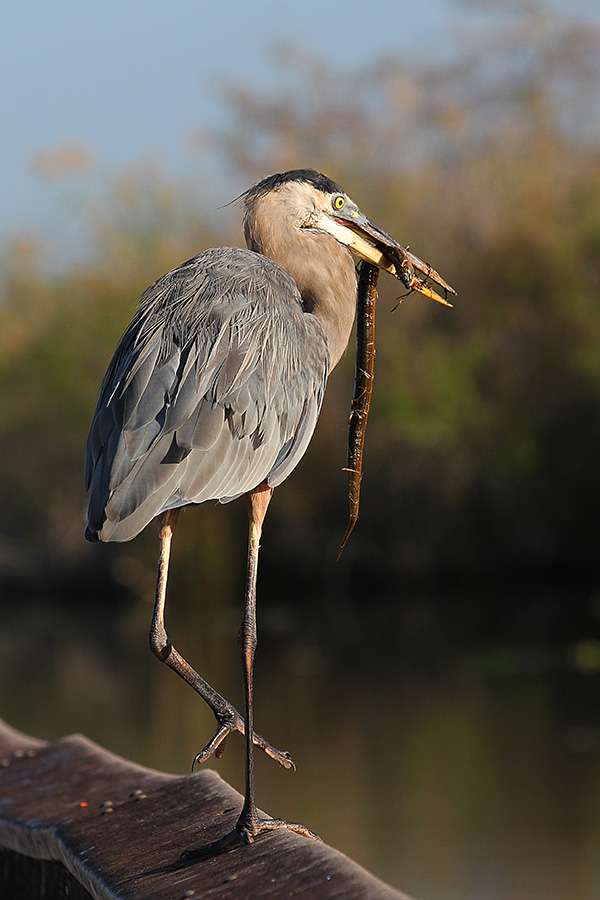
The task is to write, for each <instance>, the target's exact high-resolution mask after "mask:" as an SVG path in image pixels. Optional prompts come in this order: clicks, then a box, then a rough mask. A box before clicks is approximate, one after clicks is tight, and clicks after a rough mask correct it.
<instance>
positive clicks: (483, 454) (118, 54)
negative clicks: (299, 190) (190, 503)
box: [0, 0, 600, 900]
mask: <svg viewBox="0 0 600 900" xmlns="http://www.w3.org/2000/svg"><path fill="white" fill-rule="evenodd" d="M0 76H1V82H2V91H1V93H0V115H1V118H2V122H3V128H2V132H3V134H2V140H1V142H0V161H1V167H0V184H1V193H2V204H1V205H0V409H1V417H0V597H1V614H2V628H1V631H0V701H1V702H0V715H2V716H3V717H4V718H6V719H7V720H8V721H9V722H10V724H12V725H13V726H15V727H17V728H20V729H22V730H24V731H26V732H28V733H30V734H33V735H35V736H38V737H42V738H47V739H53V738H57V737H59V736H61V735H63V734H67V733H70V732H73V731H80V732H83V733H85V734H87V735H88V736H89V737H91V738H92V739H94V740H96V741H98V742H99V743H101V744H103V745H104V746H105V747H108V748H109V749H111V750H113V751H114V752H116V753H119V754H122V755H125V756H127V757H129V758H132V759H134V760H136V761H138V762H141V763H143V764H146V765H148V766H152V767H156V768H160V769H164V770H167V771H172V772H186V771H188V770H189V764H190V761H191V759H192V757H193V756H194V754H195V753H196V752H197V751H198V750H199V749H200V748H201V747H202V746H203V745H204V743H205V741H206V740H207V739H208V737H209V736H210V735H211V734H212V729H213V721H212V718H211V715H210V713H209V712H207V710H206V709H205V708H204V706H203V704H202V703H201V701H200V700H198V699H197V698H196V697H195V695H194V694H193V692H192V691H190V690H189V688H188V687H187V686H186V685H184V684H183V682H180V681H179V679H177V678H176V676H174V675H173V674H172V673H171V672H169V671H167V670H166V669H165V668H164V667H161V666H160V665H159V664H158V663H157V662H156V660H155V659H154V658H153V657H152V656H151V654H150V652H149V650H148V648H147V642H146V633H147V629H148V626H149V622H150V615H151V604H152V596H153V588H154V569H155V560H156V554H157V539H156V532H155V528H154V527H153V526H151V527H149V528H148V529H147V530H146V532H145V533H144V534H142V535H141V536H140V537H139V538H137V539H136V540H135V541H134V542H132V543H130V544H125V545H122V546H110V545H108V546H100V545H96V546H91V545H89V544H86V543H85V541H84V540H83V511H84V508H85V497H84V492H83V485H82V482H83V454H84V445H85V439H86V435H87V429H88V427H89V423H90V419H91V415H92V412H93V408H94V405H95V400H96V395H97V390H98V387H99V383H100V380H101V377H102V375H103V373H104V371H105V368H106V366H107V363H108V361H109V358H110V356H111V355H112V352H113V349H114V347H115V345H116V342H117V340H118V338H119V336H120V334H121V332H122V331H123V329H124V328H125V326H126V324H127V322H128V321H129V319H130V318H131V315H132V312H133V308H134V305H135V302H136V299H137V298H138V296H139V295H140V293H141V292H142V290H143V289H144V288H145V287H146V286H147V285H148V284H150V283H151V282H153V281H154V280H155V279H156V278H157V277H158V276H160V275H161V274H163V273H164V272H165V271H167V270H168V269H169V268H171V267H173V266H174V265H176V264H178V263H180V262H182V261H183V260H185V259H187V258H189V257H190V256H193V255H195V254H196V253H198V252H200V251H201V250H203V249H205V248H206V247H209V246H214V245H219V244H238V245H239V244H241V243H242V235H241V229H240V225H239V209H238V208H237V207H236V206H232V207H226V206H225V204H227V203H228V202H229V201H231V200H232V199H233V198H235V197H236V196H237V195H238V194H239V193H240V192H241V191H242V190H244V189H245V188H246V187H248V186H249V185H250V184H252V183H253V182H254V181H256V180H257V179H259V178H261V177H262V176H264V175H267V174H269V173H271V172H274V171H281V170H283V169H286V168H291V167H299V166H312V167H315V168H317V169H319V170H321V171H323V172H325V173H327V174H328V175H329V176H331V177H332V178H334V179H335V180H336V181H338V182H340V183H341V184H342V185H343V186H344V188H345V189H346V191H347V192H348V193H349V194H350V195H351V196H352V197H353V199H355V200H356V201H357V202H358V203H359V205H360V206H361V207H362V208H363V210H364V211H365V212H366V213H367V214H368V215H369V216H370V217H371V218H373V219H374V220H375V221H376V222H377V223H378V224H380V225H381V226H382V227H384V228H385V229H386V230H387V231H389V232H390V233H392V234H393V235H394V236H396V237H397V238H398V239H399V240H400V241H402V242H403V243H404V244H409V245H410V247H411V249H412V250H413V251H414V252H415V253H417V254H418V255H419V256H421V257H422V258H424V259H427V260H430V261H431V263H432V264H433V265H434V266H435V268H436V269H438V271H439V272H441V273H442V274H443V276H444V277H445V278H446V279H447V280H448V281H449V282H450V283H451V284H452V285H453V286H454V287H456V289H457V290H458V294H459V296H458V298H457V301H456V303H455V308H454V309H453V310H448V309H445V308H442V307H439V306H438V305H437V304H434V303H428V302H426V301H425V300H424V299H423V298H419V297H418V296H411V297H409V298H408V299H406V300H405V301H404V302H403V303H402V304H401V305H400V306H398V308H397V309H396V310H395V312H393V313H392V308H393V307H394V306H395V305H396V301H397V298H398V283H397V282H392V279H388V278H386V277H382V278H381V279H380V286H381V292H380V301H379V306H378V323H377V340H376V343H377V360H376V379H375V388H374V396H373V405H372V411H371V416H370V421H369V427H368V431H367V440H366V448H365V460H364V477H363V484H362V503H361V514H360V519H359V522H358V525H357V527H356V529H355V531H354V533H353V534H352V537H351V539H350V541H349V543H348V545H347V547H346V549H345V551H344V554H343V556H342V559H341V561H340V562H339V563H337V564H336V562H335V557H336V553H337V548H338V546H339V542H340V539H341V536H342V534H343V532H344V529H345V526H346V521H347V499H346V478H345V474H344V473H343V471H342V468H343V466H344V465H345V455H346V427H347V419H348V413H349V408H350V400H351V396H352V386H353V370H354V359H353V356H354V354H353V348H352V346H351V347H350V349H349V350H348V352H347V354H346V356H345V357H344V359H343V360H342V362H341V363H340V365H339V366H338V368H337V370H336V371H335V373H334V374H333V376H332V378H331V380H330V384H329V388H328V392H327V395H326V400H325V405H324V408H323V412H322V416H321V420H320V423H319V426H318V428H317V431H316V434H315V436H314V439H313V441H312V444H311V446H310V449H309V451H308V453H307V454H306V456H305V458H304V460H303V461H302V463H301V465H300V466H299V467H298V468H297V469H296V471H295V472H294V474H293V476H292V477H290V478H289V480H288V481H287V482H285V483H284V484H283V485H282V486H281V487H280V488H278V490H277V491H276V494H275V498H274V502H273V503H272V504H271V508H270V510H269V515H268V517H267V521H266V525H265V532H264V538H263V549H262V553H261V565H260V572H259V648H258V654H257V672H256V691H257V727H258V728H259V730H260V731H261V732H262V733H263V734H265V735H266V736H267V737H268V739H269V740H271V741H272V742H273V743H274V744H275V745H277V746H280V747H285V748H286V749H289V750H290V751H291V752H292V754H293V756H294V759H295V761H296V764H297V766H298V771H297V772H296V773H295V774H290V773H289V772H284V771H278V770H276V768H275V766H274V764H273V763H272V762H270V761H269V760H266V759H259V760H258V776H257V777H258V786H257V790H258V800H259V804H260V805H261V806H262V807H263V808H264V809H266V810H268V811H269V812H271V813H273V814H276V815H281V816H284V817H288V818H291V819H296V820H300V821H303V822H305V823H306V824H307V825H308V826H309V827H310V828H312V829H313V830H315V831H317V832H319V833H320V834H321V835H322V837H323V838H324V839H325V840H326V841H327V842H328V843H330V844H332V845H333V846H334V847H337V848H338V849H340V850H342V851H344V852H346V853H348V854H349V855H350V856H352V857H353V858H354V859H356V860H358V861H359V862H361V863H362V864H364V865H365V866H367V867H368V868H369V869H371V870H372V871H373V872H375V873H376V874H377V875H379V876H380V877H382V878H384V879H385V880H387V881H389V882H390V883H392V884H393V885H395V886H396V887H398V888H400V889H402V890H405V891H407V892H408V893H410V894H413V895H414V896H415V897H418V898H420V900H442V898H444V900H454V898H456V900H458V898H461V900H483V898H486V900H487V898H489V900H501V898H527V900H535V898H544V900H559V898H561V900H563V898H567V897H568V898H570V900H588V898H592V897H597V896H598V895H599V893H600V852H599V842H600V704H599V690H598V689H599V687H600V577H599V574H598V557H599V547H600V526H599V520H598V510H599V507H600V472H599V470H600V352H599V343H600V303H599V292H600V151H599V149H598V147H599V137H600V9H599V7H598V4H597V3H595V2H594V0H589V2H586V0H563V2H560V0H554V2H552V0H531V2H500V0H498V2H494V0H488V2H466V0H463V2H459V0H433V2H429V3H427V4H425V3H412V2H408V0H380V2H378V3H375V4H372V5H371V6H370V7H368V8H367V7H366V6H365V4H362V3H358V2H355V0H346V2H345V3H344V4H343V5H338V4H335V3H328V2H325V3H324V2H316V0H303V2H302V4H297V5H294V4H291V3H289V2H278V3H274V2H271V0H255V2H254V3H252V4H247V5H243V6H240V5H239V4H238V3H237V2H234V0H222V2H221V3H220V4H219V5H218V11H217V10H216V7H215V5H214V4H208V3H205V2H197V0H195V2H188V0H180V2H179V3H177V4H172V3H165V2H163V0H144V2H143V3H142V2H141V0H131V2H129V3H127V4H122V3H121V2H120V0H119V2H117V0H103V2H102V4H100V3H90V4H81V3H75V2H71V0H55V2H53V3H51V4H50V3H41V4H40V3H33V2H31V0H23V2H21V3H19V4H12V5H8V4H7V5H6V8H5V9H4V10H3V28H2V35H1V36H0ZM245 553H246V512H245V505H244V503H243V502H237V503H232V504H230V505H227V506H225V507H221V506H219V505H218V504H205V505H204V506H202V507H201V508H197V509H189V510H187V511H186V512H185V513H184V514H183V516H182V518H181V519H180V526H179V528H178V531H177V534H176V539H175V542H174V558H173V562H172V574H171V579H170V601H169V604H168V606H167V624H168V627H169V629H170V631H171V634H172V635H173V638H174V641H175V644H176V645H177V646H178V648H179V650H180V651H181V652H182V653H183V654H184V655H185V656H186V657H187V658H188V659H189V660H190V661H191V662H192V663H193V664H194V665H195V666H196V667H197V668H199V670H200V671H201V672H202V673H203V674H204V675H205V677H207V678H208V680H209V681H210V682H211V683H212V684H213V685H214V686H215V687H216V688H217V689H218V690H219V691H221V692H222V693H224V694H225V695H226V696H227V697H228V698H229V699H230V700H232V701H233V702H235V703H237V704H240V703H241V678H240V674H239V663H238V655H237V646H236V634H237V628H238V624H239V620H240V618H241V607H242V596H243V584H244V567H245ZM242 751H243V747H242V741H241V740H239V739H237V738H235V737H234V738H232V739H231V740H230V741H229V744H228V747H227V752H226V753H225V755H224V757H223V758H222V760H220V761H214V762H211V764H210V765H212V766H214V767H215V768H216V769H217V770H218V771H219V772H220V773H221V774H222V775H223V776H224V777H225V778H227V780H229V781H230V782H231V783H233V784H234V785H235V786H236V787H237V788H239V789H241V788H242V787H243V761H242Z"/></svg>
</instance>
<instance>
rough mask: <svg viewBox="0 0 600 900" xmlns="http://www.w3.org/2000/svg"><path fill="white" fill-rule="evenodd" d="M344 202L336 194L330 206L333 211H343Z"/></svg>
mask: <svg viewBox="0 0 600 900" xmlns="http://www.w3.org/2000/svg"><path fill="white" fill-rule="evenodd" d="M345 202H346V201H345V200H344V198H343V197H342V196H341V195H340V194H338V195H337V197H334V198H333V202H332V206H333V208H334V209H343V206H344V203H345Z"/></svg>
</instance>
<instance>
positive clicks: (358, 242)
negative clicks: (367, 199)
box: [330, 204, 456, 306]
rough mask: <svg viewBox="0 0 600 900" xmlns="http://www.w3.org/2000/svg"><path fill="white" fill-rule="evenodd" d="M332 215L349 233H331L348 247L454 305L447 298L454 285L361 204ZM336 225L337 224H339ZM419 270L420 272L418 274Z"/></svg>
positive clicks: (417, 288)
mask: <svg viewBox="0 0 600 900" xmlns="http://www.w3.org/2000/svg"><path fill="white" fill-rule="evenodd" d="M347 207H348V208H347V209H344V210H343V211H341V212H339V213H334V214H333V215H331V216H330V219H331V221H332V222H334V223H335V226H343V228H344V230H345V234H344V236H343V237H341V235H340V234H339V232H338V233H334V232H333V230H332V232H331V233H333V234H334V236H335V237H337V239H338V240H342V242H343V243H344V244H346V246H347V247H350V249H351V250H354V252H355V253H358V255H359V256H362V258H363V259H366V260H367V262H370V263H373V265H375V266H379V268H380V269H384V270H385V271H386V272H389V273H390V275H394V276H395V277H396V278H399V279H400V281H401V282H402V283H403V284H404V285H405V286H406V287H407V288H408V289H409V290H412V291H418V292H419V293H420V294H423V295H424V296H425V297H430V298H431V299H432V300H437V302H438V303H443V304H444V305H445V306H452V304H451V303H449V302H448V300H447V295H448V294H456V291H455V290H454V288H452V287H450V285H449V284H447V282H445V281H444V279H443V278H442V276H441V275H438V273H437V272H436V271H435V269H432V267H431V266H430V265H429V263H425V262H423V261H422V260H420V259H419V258H418V256H415V255H414V254H413V253H410V252H409V251H408V250H407V249H406V247H403V246H402V244H399V243H398V241H395V240H394V238H393V237H390V235H389V234H387V233H386V232H385V231H383V229H381V228H379V226H378V225H375V223H374V222H371V220H370V219H368V218H367V217H366V216H365V215H364V214H363V213H362V212H361V211H360V210H359V209H358V207H354V206H352V207H350V206H349V205H348V204H347ZM335 226H334V227H335ZM336 231H337V228H336ZM415 271H416V273H418V274H415ZM429 281H432V282H434V283H435V284H436V285H438V286H439V287H440V288H442V290H443V292H444V296H443V297H442V296H440V294H438V293H436V292H435V291H434V290H433V288H432V287H429V285H428V283H427V282H429Z"/></svg>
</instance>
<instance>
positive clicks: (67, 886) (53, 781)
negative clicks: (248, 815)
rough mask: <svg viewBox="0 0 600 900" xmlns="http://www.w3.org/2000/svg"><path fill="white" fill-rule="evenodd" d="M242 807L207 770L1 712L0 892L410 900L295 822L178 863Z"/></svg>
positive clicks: (80, 899) (121, 898)
mask: <svg viewBox="0 0 600 900" xmlns="http://www.w3.org/2000/svg"><path fill="white" fill-rule="evenodd" d="M241 804H242V798H241V796H240V795H239V794H238V792H237V791H235V790H234V789H233V788H232V787H231V786H230V785H228V784H227V783H226V782H225V781H223V780H222V779H221V778H220V776H219V775H217V773H216V772H214V771H212V770H210V769H205V770H203V771H200V772H198V773H195V774H193V775H186V776H175V775H165V774H163V773H160V772H155V771H152V770H151V769H146V768H144V767H143V766H138V765H136V764H134V763H130V762H128V761H126V760H123V759H121V758H119V757H117V756H115V755H113V754H112V753H109V752H108V751H106V750H104V749H102V748H101V747H98V746H97V745H96V744H94V743H92V741H89V740H88V739H87V738H85V737H81V736H80V735H72V736H70V737H66V738H61V739H60V740H58V741H55V742H54V743H50V744H48V743H45V742H43V741H39V740H35V739H34V738H31V737H27V736H26V735H23V734H20V733H19V732H17V731H14V730H13V729H11V728H10V727H9V726H8V725H6V724H5V723H3V722H2V721H1V720H0V896H2V897H14V898H27V900H38V898H39V900H42V898H48V900H54V898H57V897H69V900H84V898H89V897H93V898H95V900H184V898H198V900H199V898H203V900H204V898H215V900H216V898H228V897H232V898H236V900H238V898H239V900H251V898H254V897H256V898H258V897H260V898H261V900H269V898H275V897H276V898H282V897H293V898H294V900H303V898H305V900H333V898H336V900H409V898H407V897H406V895H405V894H401V893H400V892H399V891H396V890H394V889H393V888H391V887H389V886H388V885H386V884H384V883H383V882H382V881H380V880H379V879H377V878H375V877H374V876H373V875H371V874H369V873H368V872H366V871H365V870H364V869H362V868H361V867H360V866H358V865H357V864H356V863H354V862H352V861H351V860H349V859H348V858H347V857H345V856H343V855H342V854H341V853H338V852H337V851H336V850H333V849H331V848H330V847H328V846H327V845H326V844H321V843H319V842H317V841H313V840H309V839H307V838H304V837H300V836H299V835H296V834H293V833H292V832H289V831H287V830H282V831H275V832H270V833H266V834H264V835H261V836H260V837H259V838H258V839H257V840H256V842H255V843H253V844H248V845H244V846H236V847H234V848H232V849H231V850H228V851H227V852H225V853H222V854H220V855H218V856H213V857H210V858H207V859H201V860H196V861H194V862H191V863H188V864H185V865H182V864H181V862H180V857H181V854H182V852H183V851H185V850H191V849H194V848H196V847H198V846H200V845H204V844H207V843H209V842H210V841H213V840H215V839H216V838H218V837H219V836H220V835H222V834H224V833H225V832H227V831H228V830H229V829H231V828H233V826H234V824H235V822H236V819H237V817H238V815H239V810H240V807H241Z"/></svg>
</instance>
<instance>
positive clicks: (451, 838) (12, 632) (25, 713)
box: [0, 601, 600, 900]
mask: <svg viewBox="0 0 600 900" xmlns="http://www.w3.org/2000/svg"><path fill="white" fill-rule="evenodd" d="M238 613H239V610H233V611H232V610H225V611H224V612H223V613H222V614H221V616H220V618H219V617H217V618H215V617H214V616H213V617H212V619H211V620H210V621H207V620H201V615H202V614H201V613H198V614H194V615H192V614H191V613H190V612H189V611H188V612H187V613H186V615H185V616H183V615H182V614H180V615H179V617H178V614H177V611H176V610H175V609H173V610H172V611H170V616H169V622H168V625H169V629H170V631H171V634H172V636H173V639H174V642H175V644H176V646H177V647H178V649H179V650H180V651H181V652H182V653H183V654H184V655H185V656H187V657H188V659H189V660H190V661H191V662H192V664H194V665H195V666H196V667H197V668H198V669H199V670H200V672H201V673H202V674H204V675H205V676H206V677H207V678H208V679H209V680H210V682H211V683H212V684H213V685H214V686H215V687H216V688H217V689H218V690H220V691H221V692H222V693H224V694H225V695H226V696H227V697H228V698H229V699H231V700H232V701H233V702H235V703H236V704H239V703H240V702H241V679H240V674H239V662H238V656H237V647H236V641H235V636H236V632H237V627H238V621H237V619H238ZM259 615H260V610H259ZM149 619H150V605H149V602H148V603H143V602H141V601H140V602H139V603H137V604H134V605H133V606H130V607H127V608H123V609H120V610H114V609H111V610H110V612H108V613H107V615H106V616H105V617H104V618H103V617H102V616H101V615H100V614H99V613H98V612H87V613H83V614H82V613H81V610H77V611H73V610H71V611H70V612H66V611H64V610H57V609H53V608H52V607H51V606H50V605H48V604H39V605H34V606H21V607H15V606H11V607H10V608H9V609H8V610H7V612H6V620H5V625H4V628H3V631H2V636H1V638H0V650H1V652H0V666H1V681H0V701H1V703H0V715H2V716H3V717H4V718H5V719H6V720H7V721H8V722H9V723H10V724H11V725H13V726H14V727H16V728H19V729H21V730H23V731H25V732H28V733H30V734H32V735H35V736H36V737H41V738H46V739H53V738H57V737H60V736H61V735H64V734H68V733H71V732H83V733H84V734H86V735H87V736H88V737H90V738H92V739H93V740H95V741H97V742H98V743H100V744H102V745H103V746H105V747H107V748H108V749H110V750H112V751H114V752H116V753H118V754H121V755H123V756H126V757H129V758H130V759H133V760H135V761H137V762H139V763H142V764H145V765H147V766H150V767H153V768H158V769H162V770H166V771H171V772H177V773H180V772H187V771H188V770H189V765H190V761H191V759H192V758H193V756H194V755H195V753H196V752H197V751H198V750H199V749H200V748H201V746H203V744H204V743H205V741H206V740H207V739H208V738H209V737H210V736H211V734H212V729H213V724H214V723H213V720H212V717H211V714H210V713H209V712H207V710H206V708H205V707H204V705H203V703H202V701H200V700H199V699H198V698H197V697H196V696H195V695H194V693H193V692H192V691H191V690H190V689H189V688H188V687H187V686H186V685H185V684H184V683H183V682H180V680H179V679H178V678H177V677H176V676H175V675H174V674H173V673H172V672H170V671H168V670H167V669H166V668H165V667H163V666H161V665H160V664H159V663H158V662H157V661H156V660H155V659H154V657H152V655H151V654H150V652H149V650H148V649H147V642H146V632H147V628H148V623H149ZM263 619H264V621H259V628H260V629H261V631H260V642H259V647H258V655H257V667H256V720H257V727H258V729H259V730H260V731H261V732H262V733H263V734H264V735H265V736H266V737H267V738H268V739H269V740H270V741H271V742H272V743H274V744H275V745H276V746H279V747H282V748H285V749H288V750H290V752H292V755H293V757H294V760H295V762H296V765H297V769H298V770H297V772H296V773H290V772H286V771H284V770H280V769H278V768H277V767H276V765H275V764H274V763H273V762H272V761H270V760H268V759H266V758H264V757H263V756H259V759H258V763H257V797H258V802H259V805H260V806H261V807H262V808H264V809H265V810H267V811H268V812H270V813H271V814H273V815H277V816H283V817H287V818H290V819H293V820H299V821H302V822H304V823H305V824H306V825H308V826H309V827H310V828H311V829H313V830H314V831H316V832H318V833H319V834H320V835H321V836H322V837H323V838H324V840H325V841H327V842H328V843H329V844H331V845H332V846H334V847H336V848H337V849H339V850H342V851H343V852H345V853H347V854H348V855H349V856H351V857H352V858H354V859H355V860H357V861H358V862H360V863H362V864H363V865H365V866H366V867H367V868H368V869H370V870H371V871H373V872H374V873H375V874H377V875H379V876H380V877H381V878H383V879H385V880H386V881H388V882H389V883H391V884H393V885H395V886H396V887H398V888H400V889H401V890H404V891H406V892H407V893H409V894H412V895H413V896H415V897H417V898H420V900H459V898H460V900H508V898H511V900H515V898H517V900H521V898H522V900H538V898H539V900H542V898H543V900H592V898H593V900H596V898H598V897H600V704H599V702H598V700H599V688H600V647H599V646H598V644H595V643H594V642H580V643H573V644H569V643H568V642H565V644H564V646H559V647H553V648H551V649H549V648H539V647H538V648H536V647H519V648H514V647H501V646H495V647H493V648H491V647H490V648H489V649H484V650H481V649H478V650H477V651H472V650H471V651H469V650H465V649H463V650H461V651H460V652H459V651H455V652H452V653H450V652H448V650H447V647H446V649H445V650H444V651H440V649H439V647H437V648H435V647H432V646H430V645H428V643H427V642H424V643H423V645H422V646H421V645H420V644H419V642H418V641H415V642H412V643H411V642H407V640H406V638H404V639H401V638H400V637H399V635H398V634H397V631H396V629H395V626H394V623H390V628H389V633H388V634H387V635H385V637H384V638H383V639H380V640H379V641H377V642H372V641H370V642H369V644H368V646H365V645H364V642H363V641H361V640H360V634H359V635H358V638H359V639H357V636H356V635H355V636H354V638H353V639H352V640H350V641H347V640H346V641H344V642H340V643H338V644H336V645H335V646H333V647H332V646H329V647H324V646H321V645H319V644H315V643H311V642H310V641H307V640H305V639H303V637H302V630H301V629H298V628H293V627H289V623H287V622H286V616H285V614H282V613H281V611H279V612H273V611H267V612H266V613H265V615H264V616H263ZM359 631H360V629H359ZM242 750H243V747H242V740H241V738H239V737H238V736H233V737H232V738H231V739H230V740H229V742H228V746H227V750H226V752H225V755H224V756H223V758H222V759H221V760H217V761H213V762H211V763H210V765H212V766H214V768H216V769H217V770H218V771H219V772H220V774H221V775H222V776H223V777H224V778H226V779H227V780H228V781H229V782H230V783H232V784H233V785H234V786H235V787H237V788H238V789H239V790H242V789H243V758H242Z"/></svg>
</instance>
